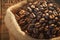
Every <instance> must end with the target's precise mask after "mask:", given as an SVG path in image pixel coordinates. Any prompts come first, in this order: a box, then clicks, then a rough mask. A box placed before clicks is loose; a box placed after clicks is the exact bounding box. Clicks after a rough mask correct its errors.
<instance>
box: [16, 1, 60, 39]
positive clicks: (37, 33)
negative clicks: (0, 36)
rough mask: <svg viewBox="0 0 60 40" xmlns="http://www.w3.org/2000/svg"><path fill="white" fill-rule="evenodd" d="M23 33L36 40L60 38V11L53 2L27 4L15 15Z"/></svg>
mask: <svg viewBox="0 0 60 40" xmlns="http://www.w3.org/2000/svg"><path fill="white" fill-rule="evenodd" d="M15 17H16V20H17V22H18V24H19V25H20V28H21V30H22V31H24V32H25V33H26V34H27V35H29V36H31V37H32V38H35V39H50V38H55V37H58V36H60V9H59V7H58V6H57V5H56V4H55V3H53V2H51V1H35V2H33V3H32V2H30V3H28V4H26V5H25V6H24V7H22V8H21V9H20V11H19V12H18V13H16V14H15Z"/></svg>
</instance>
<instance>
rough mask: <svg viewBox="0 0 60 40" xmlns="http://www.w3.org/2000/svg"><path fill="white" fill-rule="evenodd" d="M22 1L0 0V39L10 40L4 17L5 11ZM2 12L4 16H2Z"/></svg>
mask: <svg viewBox="0 0 60 40" xmlns="http://www.w3.org/2000/svg"><path fill="white" fill-rule="evenodd" d="M1 1H2V9H1ZM19 1H21V0H0V39H1V40H9V34H8V29H7V28H6V26H5V24H4V21H3V19H4V16H5V14H6V13H5V11H6V9H7V8H8V7H10V6H11V5H13V4H15V3H17V2H19ZM1 12H2V15H1Z"/></svg>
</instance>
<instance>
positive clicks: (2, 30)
mask: <svg viewBox="0 0 60 40" xmlns="http://www.w3.org/2000/svg"><path fill="white" fill-rule="evenodd" d="M20 1H22V0H0V40H9V34H8V33H9V32H8V29H7V28H6V27H5V24H4V21H3V20H4V16H5V14H6V13H5V11H6V9H7V8H8V7H10V6H11V5H14V4H16V3H18V2H20ZM53 1H55V2H56V3H57V4H59V5H60V0H53Z"/></svg>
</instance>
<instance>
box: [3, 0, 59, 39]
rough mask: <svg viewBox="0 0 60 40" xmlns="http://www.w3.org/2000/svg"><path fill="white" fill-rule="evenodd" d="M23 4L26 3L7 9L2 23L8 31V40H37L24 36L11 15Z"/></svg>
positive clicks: (23, 2)
mask: <svg viewBox="0 0 60 40" xmlns="http://www.w3.org/2000/svg"><path fill="white" fill-rule="evenodd" d="M25 4H27V1H22V2H20V3H18V4H15V5H13V6H11V7H10V8H8V9H7V12H6V16H5V19H4V21H5V24H6V27H7V28H8V30H9V35H10V40H38V39H34V38H31V37H30V36H28V35H26V34H25V33H24V32H23V31H21V29H20V26H19V25H18V23H17V21H16V19H15V16H14V14H13V13H16V11H17V10H18V9H19V8H20V7H23V5H25ZM39 40H44V39H39ZM50 40H60V37H57V38H53V39H50Z"/></svg>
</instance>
